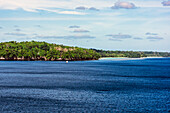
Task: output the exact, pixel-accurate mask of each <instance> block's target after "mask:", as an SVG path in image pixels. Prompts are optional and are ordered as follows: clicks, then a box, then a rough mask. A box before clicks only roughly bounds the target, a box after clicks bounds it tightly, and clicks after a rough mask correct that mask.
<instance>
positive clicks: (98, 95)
mask: <svg viewBox="0 0 170 113" xmlns="http://www.w3.org/2000/svg"><path fill="white" fill-rule="evenodd" d="M8 112H9V113H15V112H16V113H17V112H19V113H28V112H29V113H56V112H61V113H70V112H74V113H75V112H76V113H82V112H84V113H114V112H121V113H122V112H153V113H168V112H170V58H148V59H133V60H131V59H126V60H122V59H121V60H120V59H117V60H115V59H114V60H113V59H108V60H106V59H105V60H98V61H73V62H71V61H69V62H68V63H66V62H62V61H61V62H60V61H0V113H8Z"/></svg>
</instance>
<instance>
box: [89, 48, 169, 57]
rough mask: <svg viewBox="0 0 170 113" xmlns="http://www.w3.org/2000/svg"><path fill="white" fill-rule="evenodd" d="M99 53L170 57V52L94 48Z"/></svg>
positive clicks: (105, 54)
mask: <svg viewBox="0 0 170 113" xmlns="http://www.w3.org/2000/svg"><path fill="white" fill-rule="evenodd" d="M92 50H94V51H96V52H97V53H99V54H100V55H101V56H102V57H129V58H140V57H160V56H162V57H170V53H168V52H141V51H138V52H136V51H105V50H96V49H92Z"/></svg>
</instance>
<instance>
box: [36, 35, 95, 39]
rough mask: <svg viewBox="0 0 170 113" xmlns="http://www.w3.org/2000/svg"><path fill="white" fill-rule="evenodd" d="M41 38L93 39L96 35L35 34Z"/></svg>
mask: <svg viewBox="0 0 170 113" xmlns="http://www.w3.org/2000/svg"><path fill="white" fill-rule="evenodd" d="M36 38H41V39H94V38H96V37H94V36H90V35H68V36H36Z"/></svg>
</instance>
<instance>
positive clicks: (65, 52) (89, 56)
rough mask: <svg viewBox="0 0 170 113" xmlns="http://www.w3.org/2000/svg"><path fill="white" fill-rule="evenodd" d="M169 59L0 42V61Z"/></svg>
mask: <svg viewBox="0 0 170 113" xmlns="http://www.w3.org/2000/svg"><path fill="white" fill-rule="evenodd" d="M149 56H151V57H156V56H162V57H169V56H170V53H168V52H148V51H146V52H141V51H106V50H97V49H85V48H80V47H70V46H64V45H57V44H50V43H47V42H37V41H26V42H16V41H10V42H1V43H0V60H45V61H55V60H97V59H99V58H100V57H129V58H140V57H149Z"/></svg>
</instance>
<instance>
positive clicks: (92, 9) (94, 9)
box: [89, 7, 99, 11]
mask: <svg viewBox="0 0 170 113" xmlns="http://www.w3.org/2000/svg"><path fill="white" fill-rule="evenodd" d="M89 10H91V11H99V9H97V8H95V7H90V8H89Z"/></svg>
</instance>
